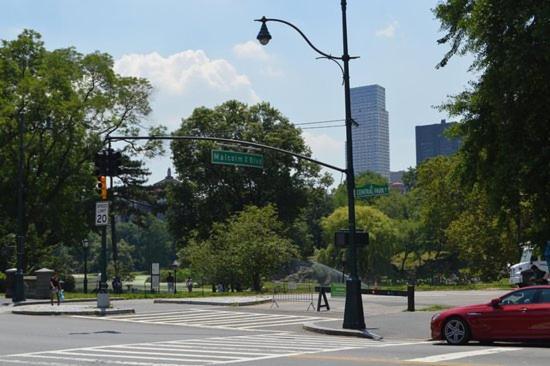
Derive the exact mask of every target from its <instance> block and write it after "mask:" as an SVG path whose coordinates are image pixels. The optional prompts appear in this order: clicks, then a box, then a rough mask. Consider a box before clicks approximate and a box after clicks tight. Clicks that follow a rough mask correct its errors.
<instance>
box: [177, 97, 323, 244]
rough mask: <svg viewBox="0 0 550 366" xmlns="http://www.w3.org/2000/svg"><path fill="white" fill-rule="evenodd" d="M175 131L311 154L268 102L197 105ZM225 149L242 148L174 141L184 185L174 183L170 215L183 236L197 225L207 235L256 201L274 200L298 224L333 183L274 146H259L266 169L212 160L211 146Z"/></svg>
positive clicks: (281, 213)
mask: <svg viewBox="0 0 550 366" xmlns="http://www.w3.org/2000/svg"><path fill="white" fill-rule="evenodd" d="M175 135H190V136H210V137H224V138H231V139H238V140H245V141H251V142H258V143H262V144H266V145H270V146H274V147H278V148H281V149H285V150H289V151H292V152H294V153H298V154H302V155H308V156H309V155H310V154H311V152H310V149H309V148H308V147H307V146H306V144H305V142H304V140H303V138H302V136H301V131H300V130H299V129H297V128H296V127H294V126H293V125H292V124H290V122H289V121H288V119H287V118H285V117H284V116H283V115H282V114H281V113H280V112H279V111H278V110H276V109H275V108H273V107H271V106H270V105H269V104H268V103H260V104H256V105H253V106H247V105H245V104H243V103H240V102H238V101H228V102H226V103H224V104H222V105H219V106H217V107H215V108H212V109H210V108H206V107H201V108H196V109H195V110H194V111H193V113H192V114H191V116H189V117H188V118H186V119H184V120H183V121H182V124H181V127H180V128H179V129H178V130H177V131H176V132H175ZM220 148H221V149H228V150H240V148H239V147H237V146H231V147H228V146H220V145H219V144H217V143H213V142H207V141H185V142H184V141H174V142H173V143H172V153H173V159H174V165H175V167H176V170H177V173H178V176H179V180H180V181H181V184H178V185H177V186H174V192H173V193H172V195H171V197H172V202H171V210H170V214H169V219H170V224H171V228H172V230H173V232H174V233H175V235H176V237H178V238H182V237H186V236H187V235H188V233H189V231H190V230H192V229H198V230H199V235H200V236H201V237H202V238H205V237H207V236H208V234H209V232H210V228H211V226H212V224H213V223H215V222H222V221H225V220H226V219H227V218H228V217H229V216H230V215H231V214H233V213H234V212H237V211H241V210H243V209H244V207H245V206H247V205H251V204H253V205H257V206H265V205H267V204H273V205H275V206H276V208H277V212H278V217H279V219H280V220H281V221H282V222H283V223H285V224H292V223H293V222H294V221H295V220H296V219H297V218H298V217H299V216H300V215H301V214H302V213H303V210H304V208H305V207H306V206H307V204H308V202H311V200H310V199H309V197H311V193H313V192H314V191H316V190H318V189H319V188H320V187H321V188H324V187H325V186H326V185H329V184H330V183H331V180H330V179H322V178H321V177H320V168H319V166H317V165H315V164H313V163H310V162H307V161H304V160H299V159H297V158H294V157H292V156H290V155H286V154H282V153H277V152H273V151H268V150H265V151H261V152H258V151H254V152H255V153H260V154H262V155H264V167H263V169H255V168H248V167H247V168H244V167H235V166H225V165H214V164H211V162H210V158H211V150H212V149H220ZM317 193H318V192H317ZM306 220H307V219H306ZM305 241H307V240H305Z"/></svg>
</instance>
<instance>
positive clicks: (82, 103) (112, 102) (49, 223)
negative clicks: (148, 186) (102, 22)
mask: <svg viewBox="0 0 550 366" xmlns="http://www.w3.org/2000/svg"><path fill="white" fill-rule="evenodd" d="M150 93H151V86H150V85H149V83H148V82H147V81H146V80H144V79H139V78H133V77H121V76H119V75H117V74H116V73H115V72H114V71H113V60H112V58H111V57H110V56H109V55H107V54H104V53H100V52H94V53H91V54H88V55H83V54H81V53H78V52H77V51H76V50H75V49H73V48H65V49H57V50H53V51H49V50H47V49H46V48H45V46H44V44H43V42H42V41H41V37H40V35H39V34H38V33H36V32H34V31H30V30H25V31H23V32H22V33H21V34H20V35H19V36H18V37H17V39H15V40H12V41H2V45H1V47H0V161H1V164H0V189H1V191H2V192H16V190H17V184H18V183H17V179H16V177H17V161H18V142H19V138H18V131H19V126H20V124H21V123H24V126H25V130H24V150H25V155H24V157H25V158H24V167H25V169H24V197H25V207H26V215H25V220H24V221H25V225H24V226H25V232H27V233H28V234H29V237H28V240H27V250H26V257H27V263H28V265H29V266H31V267H32V266H35V265H40V263H39V262H40V256H41V253H43V252H44V251H43V248H44V247H47V246H49V245H53V244H58V243H64V244H65V245H70V244H72V243H74V242H78V243H79V242H80V240H81V239H83V238H84V237H85V234H86V232H87V231H88V229H89V226H90V224H91V213H92V202H93V201H94V200H95V198H96V197H97V196H96V195H95V192H94V186H95V182H94V181H95V178H94V176H93V156H94V154H95V153H96V152H97V151H98V150H100V149H101V148H103V147H105V145H106V142H105V138H106V136H107V135H109V134H112V133H115V132H116V134H118V135H135V134H137V133H139V131H140V129H141V128H140V127H139V122H140V120H141V119H142V118H143V117H144V116H146V115H147V114H148V113H149V112H150V107H149V101H148V98H149V95H150ZM156 131H158V129H153V132H156ZM154 147H155V145H146V146H141V147H138V146H134V147H133V148H134V149H133V150H132V151H133V152H134V153H135V152H136V151H139V150H141V151H148V152H154V151H155V149H154ZM16 207H17V203H16V195H15V194H3V195H2V196H0V227H2V228H0V235H7V237H6V236H5V237H4V238H3V239H0V245H9V243H12V245H13V242H14V241H13V240H12V239H13V238H12V237H11V236H10V233H14V232H15V231H16V229H15V217H16ZM0 249H2V253H3V254H4V253H5V254H6V256H2V259H3V260H6V261H10V258H12V255H13V251H11V250H9V249H4V248H0ZM8 264H9V263H5V262H4V263H0V267H4V266H6V265H8Z"/></svg>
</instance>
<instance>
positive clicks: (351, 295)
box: [343, 278, 366, 330]
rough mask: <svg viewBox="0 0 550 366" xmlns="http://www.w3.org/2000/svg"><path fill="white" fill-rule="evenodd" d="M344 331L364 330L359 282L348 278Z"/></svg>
mask: <svg viewBox="0 0 550 366" xmlns="http://www.w3.org/2000/svg"><path fill="white" fill-rule="evenodd" d="M343 328H344V329H357V330H362V329H365V328H366V326H365V314H364V313H363V299H362V298H361V281H360V280H359V279H358V278H356V279H353V278H350V279H348V280H347V281H346V308H345V309H344V325H343Z"/></svg>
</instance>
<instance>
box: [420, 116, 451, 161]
mask: <svg viewBox="0 0 550 366" xmlns="http://www.w3.org/2000/svg"><path fill="white" fill-rule="evenodd" d="M452 125H454V122H451V123H447V122H446V121H445V120H444V119H442V120H441V123H436V124H433V125H425V126H416V127H415V133H416V165H418V164H420V163H422V162H423V161H424V160H426V159H429V158H433V157H435V156H440V155H444V156H449V155H452V154H454V153H456V152H457V151H458V149H459V148H460V139H457V138H455V139H449V138H447V137H445V135H444V134H443V133H444V132H445V130H446V129H447V128H449V127H451V126H452Z"/></svg>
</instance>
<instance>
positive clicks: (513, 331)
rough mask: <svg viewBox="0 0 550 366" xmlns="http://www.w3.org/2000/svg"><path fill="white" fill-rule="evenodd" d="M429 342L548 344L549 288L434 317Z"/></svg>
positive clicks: (528, 290)
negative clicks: (430, 340) (539, 342)
mask: <svg viewBox="0 0 550 366" xmlns="http://www.w3.org/2000/svg"><path fill="white" fill-rule="evenodd" d="M431 329H432V339H434V340H446V341H447V342H448V343H449V344H466V343H468V341H470V340H476V341H480V342H482V343H484V342H491V341H497V340H499V341H526V340H534V339H545V340H550V286H531V287H524V288H522V289H518V290H515V291H512V292H509V293H507V294H506V295H504V296H502V297H499V298H497V299H493V300H491V302H489V303H488V304H480V305H470V306H462V307H457V308H452V309H449V310H446V311H443V312H441V313H438V314H435V315H434V316H433V317H432V322H431Z"/></svg>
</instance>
